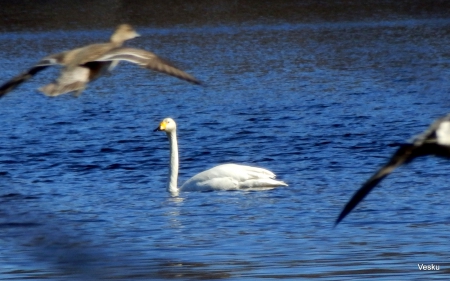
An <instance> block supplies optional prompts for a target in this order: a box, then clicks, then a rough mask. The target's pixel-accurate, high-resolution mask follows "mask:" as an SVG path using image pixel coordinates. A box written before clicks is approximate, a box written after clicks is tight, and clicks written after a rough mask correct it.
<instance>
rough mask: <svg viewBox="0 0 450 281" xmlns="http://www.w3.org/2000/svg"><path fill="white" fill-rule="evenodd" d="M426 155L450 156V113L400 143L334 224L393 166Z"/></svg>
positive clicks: (393, 168)
mask: <svg viewBox="0 0 450 281" xmlns="http://www.w3.org/2000/svg"><path fill="white" fill-rule="evenodd" d="M427 155H433V156H437V157H443V158H450V114H448V115H446V116H444V117H442V118H440V119H438V120H436V121H435V122H434V123H432V124H431V125H430V126H429V127H428V129H427V130H425V131H424V132H423V133H422V134H420V135H418V136H417V137H415V138H414V139H413V140H412V143H406V144H402V145H401V146H400V147H399V148H398V149H397V151H396V152H395V153H394V155H392V157H391V159H390V160H389V161H388V163H386V164H385V165H384V166H383V167H381V168H380V169H379V170H378V171H377V172H376V173H375V174H374V175H373V176H372V177H370V178H369V179H368V180H367V181H366V182H365V183H364V184H363V186H362V187H361V188H360V189H359V190H358V191H356V193H355V194H354V195H353V197H352V198H351V199H350V201H348V203H347V205H346V206H345V207H344V209H343V210H342V211H341V213H340V215H339V217H338V218H337V219H336V222H335V225H338V224H339V222H341V221H342V220H343V219H344V218H345V217H346V216H347V215H348V214H349V213H350V212H351V211H352V210H353V209H354V208H355V207H356V206H357V205H358V203H359V202H361V201H362V200H363V199H364V197H366V196H367V195H368V194H369V193H370V191H372V189H373V188H375V186H377V184H378V183H379V182H381V181H382V180H383V179H384V178H385V177H386V176H388V175H389V174H390V173H392V172H393V171H394V170H395V168H397V167H399V166H401V165H404V164H408V163H410V162H411V161H413V160H414V159H415V158H417V157H421V156H427Z"/></svg>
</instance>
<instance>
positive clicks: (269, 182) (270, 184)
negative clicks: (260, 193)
mask: <svg viewBox="0 0 450 281" xmlns="http://www.w3.org/2000/svg"><path fill="white" fill-rule="evenodd" d="M278 186H288V185H287V183H285V182H284V181H278V180H274V179H270V178H267V179H257V180H247V181H245V182H242V183H240V184H239V189H243V190H244V189H248V190H261V189H272V188H275V187H278Z"/></svg>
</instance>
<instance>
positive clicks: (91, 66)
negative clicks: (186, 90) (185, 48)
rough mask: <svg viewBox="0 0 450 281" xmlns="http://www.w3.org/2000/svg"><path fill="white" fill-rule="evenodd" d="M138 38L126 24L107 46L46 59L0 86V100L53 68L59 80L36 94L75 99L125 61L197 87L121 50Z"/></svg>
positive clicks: (166, 66) (156, 60)
mask: <svg viewBox="0 0 450 281" xmlns="http://www.w3.org/2000/svg"><path fill="white" fill-rule="evenodd" d="M139 36H140V35H139V34H138V33H137V32H136V31H135V30H134V29H133V28H132V27H131V26H130V25H129V24H122V25H119V26H118V27H117V29H116V30H115V32H114V33H113V35H112V36H111V38H110V42H108V43H99V44H91V45H87V46H84V47H80V48H76V49H73V50H69V51H64V52H61V53H57V54H53V55H49V56H47V57H45V58H43V59H42V60H40V61H39V62H38V63H37V64H35V65H34V66H32V67H31V68H30V69H28V70H27V71H25V72H23V73H21V74H19V75H18V76H16V77H14V78H12V79H11V80H9V81H8V82H6V83H5V84H3V85H2V86H0V97H3V96H4V95H6V94H7V93H9V92H10V91H12V90H13V89H15V88H16V87H17V86H19V85H20V84H22V83H23V82H25V81H27V80H28V79H30V78H31V77H33V76H34V75H36V74H37V73H39V72H41V71H42V70H44V69H46V68H47V67H49V66H55V65H61V66H63V68H62V70H61V73H60V76H59V77H58V78H57V79H56V80H55V81H54V82H52V83H50V84H48V85H45V86H43V87H40V88H39V91H41V92H43V93H44V94H45V95H47V96H58V95H61V94H65V93H69V92H76V95H79V94H81V93H82V92H83V90H84V89H85V88H86V86H87V84H88V83H89V82H91V81H94V80H95V79H97V78H99V77H100V76H102V75H104V74H105V73H107V72H108V71H111V70H112V69H113V68H114V67H115V66H117V64H118V63H119V62H120V61H128V62H131V63H134V64H137V65H140V66H142V67H145V68H147V69H151V70H155V71H159V72H162V73H166V74H168V75H172V76H174V77H177V78H180V79H183V80H186V81H188V82H191V83H194V84H200V82H199V81H198V80H197V79H195V78H194V77H193V76H191V75H189V74H188V73H186V72H184V71H182V70H180V69H178V68H177V67H175V66H173V65H172V64H171V63H169V62H167V61H165V60H163V59H161V58H160V57H158V56H157V55H155V54H154V53H151V52H148V51H145V50H140V49H134V48H125V47H122V45H123V43H124V42H125V41H127V40H131V39H134V38H136V37H139Z"/></svg>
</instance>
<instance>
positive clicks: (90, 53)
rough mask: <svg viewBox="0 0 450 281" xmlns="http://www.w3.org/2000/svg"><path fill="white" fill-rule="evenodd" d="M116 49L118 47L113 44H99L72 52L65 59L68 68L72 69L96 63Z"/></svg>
mask: <svg viewBox="0 0 450 281" xmlns="http://www.w3.org/2000/svg"><path fill="white" fill-rule="evenodd" d="M115 48H116V46H115V45H114V44H112V43H99V44H91V45H88V46H85V47H81V48H77V49H74V50H71V51H69V52H67V54H66V57H65V61H66V65H67V68H68V69H72V68H75V67H77V66H79V65H84V64H87V63H89V62H93V61H96V60H97V59H98V58H100V57H102V56H103V55H104V54H106V53H108V52H109V51H111V50H113V49H115Z"/></svg>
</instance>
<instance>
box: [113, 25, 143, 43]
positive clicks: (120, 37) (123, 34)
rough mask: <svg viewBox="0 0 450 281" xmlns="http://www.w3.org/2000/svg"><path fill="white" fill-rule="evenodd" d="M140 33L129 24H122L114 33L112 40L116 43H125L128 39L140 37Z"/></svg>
mask: <svg viewBox="0 0 450 281" xmlns="http://www.w3.org/2000/svg"><path fill="white" fill-rule="evenodd" d="M139 36H140V35H139V33H137V32H136V30H134V29H133V27H132V26H131V25H129V24H121V25H119V26H118V27H117V29H116V31H115V32H114V34H113V35H112V36H111V41H112V42H115V43H123V42H125V41H127V40H130V39H133V38H136V37H139Z"/></svg>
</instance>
